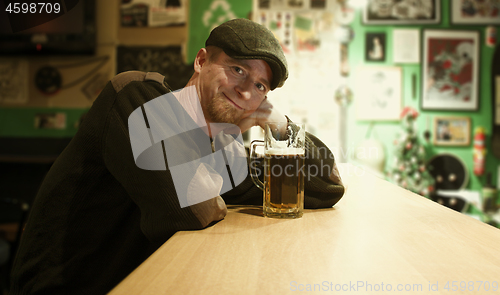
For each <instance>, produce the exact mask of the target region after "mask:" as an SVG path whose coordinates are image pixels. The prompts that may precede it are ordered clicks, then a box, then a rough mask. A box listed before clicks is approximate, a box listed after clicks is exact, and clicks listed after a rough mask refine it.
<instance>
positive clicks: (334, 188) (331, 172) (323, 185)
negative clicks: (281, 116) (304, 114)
mask: <svg viewBox="0 0 500 295" xmlns="http://www.w3.org/2000/svg"><path fill="white" fill-rule="evenodd" d="M289 121H290V120H289ZM305 151H306V153H305V156H306V161H305V167H304V170H303V171H304V173H305V180H304V208H308V209H317V208H328V207H332V206H333V205H335V204H336V203H337V202H338V201H339V200H340V199H341V198H342V196H343V195H344V191H345V188H344V185H343V183H342V179H341V176H340V173H339V170H338V168H337V164H336V162H335V157H334V155H333V153H332V152H331V151H330V149H329V148H328V147H327V146H326V145H325V144H324V143H323V142H322V141H321V140H320V139H318V138H317V137H316V136H314V135H312V134H310V133H308V132H306V143H305ZM248 162H249V167H255V168H256V169H255V170H256V171H258V172H260V175H258V176H259V177H260V178H261V180H262V178H263V173H262V171H263V168H262V159H251V158H249V159H248ZM250 173H252V171H249V176H248V177H247V178H246V179H245V181H244V182H242V183H241V184H240V185H239V186H238V187H236V188H235V189H234V190H232V191H230V192H228V193H225V194H223V195H222V197H223V198H224V200H225V201H226V203H228V204H253V205H262V202H263V193H262V190H260V189H259V188H258V187H257V186H255V185H254V183H253V181H252V179H251V177H250Z"/></svg>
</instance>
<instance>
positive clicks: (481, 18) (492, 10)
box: [450, 0, 500, 25]
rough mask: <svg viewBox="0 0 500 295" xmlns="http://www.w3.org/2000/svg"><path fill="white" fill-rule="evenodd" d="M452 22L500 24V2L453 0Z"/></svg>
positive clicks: (451, 9) (451, 2)
mask: <svg viewBox="0 0 500 295" xmlns="http://www.w3.org/2000/svg"><path fill="white" fill-rule="evenodd" d="M450 20H451V23H452V24H487V25H494V24H500V2H499V1H498V0H453V1H450Z"/></svg>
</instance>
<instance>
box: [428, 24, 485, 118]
mask: <svg viewBox="0 0 500 295" xmlns="http://www.w3.org/2000/svg"><path fill="white" fill-rule="evenodd" d="M422 55H423V56H422V79H421V81H422V82H421V85H422V88H421V93H422V98H421V106H422V109H424V110H462V111H475V110H477V108H478V100H479V94H478V92H479V91H478V79H479V72H478V67H479V32H478V31H467V30H463V31H457V30H431V29H427V30H424V31H423V37H422Z"/></svg>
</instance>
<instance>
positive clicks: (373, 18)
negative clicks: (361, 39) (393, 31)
mask: <svg viewBox="0 0 500 295" xmlns="http://www.w3.org/2000/svg"><path fill="white" fill-rule="evenodd" d="M410 2H411V1H404V0H392V1H391V0H367V4H366V6H365V8H364V9H363V23H364V24H369V25H409V24H440V23H441V1H440V0H429V3H430V4H431V5H430V6H425V5H420V7H416V6H415V5H412V4H411V3H410Z"/></svg>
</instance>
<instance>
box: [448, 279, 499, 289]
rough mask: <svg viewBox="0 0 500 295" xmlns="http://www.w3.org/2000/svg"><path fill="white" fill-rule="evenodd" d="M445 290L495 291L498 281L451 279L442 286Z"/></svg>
mask: <svg viewBox="0 0 500 295" xmlns="http://www.w3.org/2000/svg"><path fill="white" fill-rule="evenodd" d="M443 288H444V289H445V290H447V291H497V290H498V282H496V281H493V282H489V281H451V282H449V281H448V282H446V284H445V285H444V287H443Z"/></svg>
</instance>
